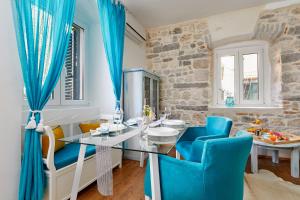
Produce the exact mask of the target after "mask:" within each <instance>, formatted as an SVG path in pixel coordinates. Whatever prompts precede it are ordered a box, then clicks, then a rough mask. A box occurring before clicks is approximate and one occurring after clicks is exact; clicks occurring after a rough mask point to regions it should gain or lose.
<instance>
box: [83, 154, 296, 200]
mask: <svg viewBox="0 0 300 200" xmlns="http://www.w3.org/2000/svg"><path fill="white" fill-rule="evenodd" d="M170 155H171V156H174V152H172V153H171V154H170ZM258 163H259V169H267V170H269V171H272V172H273V173H275V174H276V175H277V176H279V177H281V178H283V179H284V180H287V181H290V182H293V183H295V184H298V185H300V178H298V179H297V178H293V177H291V176H290V161H289V160H288V159H281V160H280V163H279V164H276V165H275V164H273V163H272V161H271V158H269V157H260V158H259V161H258ZM144 172H145V167H144V168H140V167H139V162H137V161H132V160H124V161H123V168H122V169H119V168H116V169H114V171H113V175H114V195H113V196H112V197H103V196H101V195H100V194H99V193H98V191H97V184H96V183H93V184H92V185H90V186H89V187H87V188H86V189H84V190H83V191H81V192H80V193H79V195H78V200H142V199H144ZM246 172H247V173H249V172H250V162H249V161H248V164H247V168H246Z"/></svg>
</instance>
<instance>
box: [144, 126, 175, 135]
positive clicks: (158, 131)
mask: <svg viewBox="0 0 300 200" xmlns="http://www.w3.org/2000/svg"><path fill="white" fill-rule="evenodd" d="M145 133H146V134H148V136H158V137H172V136H176V135H178V134H179V131H178V130H176V129H174V128H169V127H157V128H148V129H147V130H146V131H145Z"/></svg>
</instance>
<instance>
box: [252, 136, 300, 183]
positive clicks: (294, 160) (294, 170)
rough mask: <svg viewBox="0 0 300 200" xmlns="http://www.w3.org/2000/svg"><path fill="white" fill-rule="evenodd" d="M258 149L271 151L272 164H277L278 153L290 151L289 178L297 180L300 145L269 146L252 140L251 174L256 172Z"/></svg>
mask: <svg viewBox="0 0 300 200" xmlns="http://www.w3.org/2000/svg"><path fill="white" fill-rule="evenodd" d="M258 149H267V150H271V151H272V162H273V163H279V151H280V150H284V149H285V150H290V151H291V176H292V177H294V178H299V154H300V143H290V144H277V145H273V144H269V143H265V142H262V141H258V140H255V139H254V140H253V146H252V150H251V171H252V173H257V172H258Z"/></svg>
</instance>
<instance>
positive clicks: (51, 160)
mask: <svg viewBox="0 0 300 200" xmlns="http://www.w3.org/2000/svg"><path fill="white" fill-rule="evenodd" d="M43 134H45V135H47V136H48V137H49V149H48V153H47V157H46V158H43V161H44V163H45V164H46V166H47V168H48V169H49V170H50V171H55V170H56V168H55V165H54V149H55V137H54V134H53V131H52V128H51V127H50V126H45V127H44V133H43Z"/></svg>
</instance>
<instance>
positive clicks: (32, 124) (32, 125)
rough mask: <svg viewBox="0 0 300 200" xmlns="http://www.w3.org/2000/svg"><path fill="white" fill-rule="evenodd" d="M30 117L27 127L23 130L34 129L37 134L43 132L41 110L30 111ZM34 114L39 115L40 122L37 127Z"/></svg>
mask: <svg viewBox="0 0 300 200" xmlns="http://www.w3.org/2000/svg"><path fill="white" fill-rule="evenodd" d="M30 112H31V117H30V120H29V122H28V123H27V125H26V126H25V129H35V130H36V131H37V132H43V131H44V124H43V123H44V120H43V115H42V111H41V110H30ZM36 113H40V122H39V124H38V125H36V121H35V117H34V115H35V114H36Z"/></svg>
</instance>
